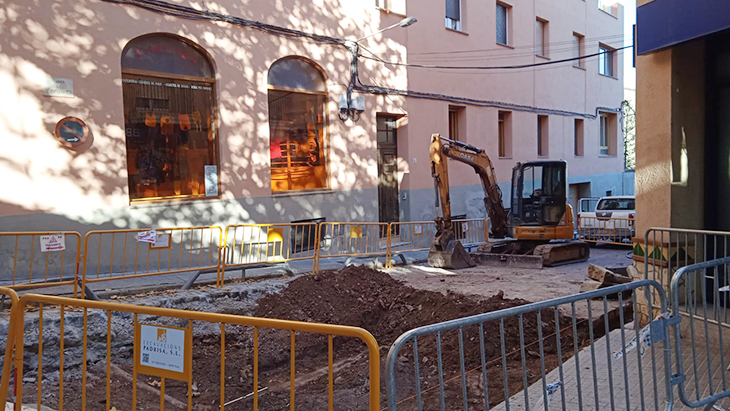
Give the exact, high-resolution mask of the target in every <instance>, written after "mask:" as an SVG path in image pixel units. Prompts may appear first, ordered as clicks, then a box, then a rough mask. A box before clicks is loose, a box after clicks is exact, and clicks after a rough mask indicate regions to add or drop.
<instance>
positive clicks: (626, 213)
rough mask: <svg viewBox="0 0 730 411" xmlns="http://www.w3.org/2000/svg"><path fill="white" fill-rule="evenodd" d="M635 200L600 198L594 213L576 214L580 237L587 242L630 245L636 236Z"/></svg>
mask: <svg viewBox="0 0 730 411" xmlns="http://www.w3.org/2000/svg"><path fill="white" fill-rule="evenodd" d="M635 218H636V198H635V197H634V196H610V197H602V198H601V199H600V200H599V201H598V203H597V204H596V209H595V211H588V212H581V213H579V214H578V221H579V227H580V231H579V232H580V237H581V239H583V240H587V241H598V242H608V243H631V238H632V237H635V236H636V225H635V224H634V221H635Z"/></svg>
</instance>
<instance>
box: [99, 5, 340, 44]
mask: <svg viewBox="0 0 730 411" xmlns="http://www.w3.org/2000/svg"><path fill="white" fill-rule="evenodd" d="M102 1H103V2H106V3H113V4H125V5H130V6H135V7H139V8H142V9H146V10H150V11H154V12H158V13H163V14H166V15H169V16H173V17H182V18H186V19H193V20H207V21H220V22H225V23H229V24H233V25H236V26H241V27H248V28H252V29H255V30H259V31H263V32H266V33H269V34H274V35H278V36H285V37H294V38H305V39H308V40H311V41H314V42H317V43H324V44H336V45H344V44H345V39H342V38H337V37H331V36H325V35H321V34H314V33H307V32H304V31H301V30H294V29H289V28H286V27H281V26H276V25H273V24H267V23H261V22H259V21H255V20H247V19H244V18H241V17H235V16H232V15H227V14H221V13H216V12H212V11H209V10H202V9H200V10H199V9H195V8H192V7H187V6H181V5H178V4H173V3H168V2H166V1H162V0H102Z"/></svg>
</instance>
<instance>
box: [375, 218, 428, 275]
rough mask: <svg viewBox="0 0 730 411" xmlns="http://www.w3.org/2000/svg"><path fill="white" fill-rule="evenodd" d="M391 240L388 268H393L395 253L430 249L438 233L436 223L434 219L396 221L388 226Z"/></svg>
mask: <svg viewBox="0 0 730 411" xmlns="http://www.w3.org/2000/svg"><path fill="white" fill-rule="evenodd" d="M388 232H389V233H390V241H389V245H390V247H389V248H388V256H387V258H386V261H387V263H386V268H392V266H393V264H392V261H391V260H392V258H393V256H395V255H402V254H404V253H410V252H416V251H428V250H430V249H431V244H433V238H434V236H435V235H436V223H434V222H433V221H413V222H403V223H400V222H394V223H390V225H389V226H388Z"/></svg>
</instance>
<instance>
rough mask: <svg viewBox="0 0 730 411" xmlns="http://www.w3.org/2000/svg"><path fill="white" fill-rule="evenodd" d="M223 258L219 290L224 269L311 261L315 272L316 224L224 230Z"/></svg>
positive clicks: (232, 227) (253, 225)
mask: <svg viewBox="0 0 730 411" xmlns="http://www.w3.org/2000/svg"><path fill="white" fill-rule="evenodd" d="M223 241H224V242H223V247H224V251H223V252H224V256H223V258H222V259H221V269H220V275H219V276H218V278H219V279H218V286H222V284H223V282H224V276H223V274H224V273H225V271H226V269H228V268H234V267H241V268H242V270H243V273H244V274H243V275H242V277H245V268H246V267H254V266H262V265H269V264H286V265H287V268H288V262H290V261H299V260H312V270H314V269H315V268H316V257H317V248H318V247H319V227H318V225H317V223H294V224H241V225H229V226H227V227H226V230H225V235H224V237H223Z"/></svg>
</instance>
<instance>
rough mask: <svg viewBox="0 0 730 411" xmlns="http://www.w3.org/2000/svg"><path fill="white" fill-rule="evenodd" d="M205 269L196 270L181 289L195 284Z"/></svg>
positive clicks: (186, 288) (187, 288)
mask: <svg viewBox="0 0 730 411" xmlns="http://www.w3.org/2000/svg"><path fill="white" fill-rule="evenodd" d="M203 271H205V270H198V271H196V272H195V274H193V275H191V276H190V278H189V279H188V281H187V282H185V285H183V286H182V288H181V290H183V291H184V290H189V289H190V287H192V286H193V284H194V283H195V281H196V280H197V279H198V277H200V274H203Z"/></svg>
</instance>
